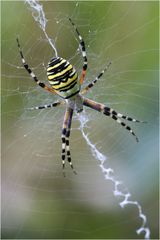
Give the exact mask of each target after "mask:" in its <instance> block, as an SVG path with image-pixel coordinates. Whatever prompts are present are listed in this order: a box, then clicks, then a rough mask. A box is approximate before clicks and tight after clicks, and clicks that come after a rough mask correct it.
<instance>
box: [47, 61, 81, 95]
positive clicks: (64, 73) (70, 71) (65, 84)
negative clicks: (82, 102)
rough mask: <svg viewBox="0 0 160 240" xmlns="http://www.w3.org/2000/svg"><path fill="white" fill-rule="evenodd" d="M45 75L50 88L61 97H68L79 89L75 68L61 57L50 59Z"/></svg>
mask: <svg viewBox="0 0 160 240" xmlns="http://www.w3.org/2000/svg"><path fill="white" fill-rule="evenodd" d="M47 76H48V81H49V83H50V85H51V86H52V88H53V89H54V90H55V91H56V93H57V94H58V95H60V96H61V97H62V98H70V97H72V96H74V95H76V94H77V93H79V91H80V83H79V81H78V74H77V72H76V70H75V69H74V67H73V66H72V65H71V64H70V63H69V62H68V61H67V60H65V59H63V58H60V57H55V58H52V59H51V61H50V62H49V63H48V67H47Z"/></svg>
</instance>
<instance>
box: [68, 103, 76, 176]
mask: <svg viewBox="0 0 160 240" xmlns="http://www.w3.org/2000/svg"><path fill="white" fill-rule="evenodd" d="M72 116H73V109H72V108H69V118H68V123H67V131H66V151H67V161H68V162H69V164H70V166H71V168H72V170H73V172H74V173H75V174H77V173H76V171H75V170H74V168H73V164H72V160H71V153H70V147H69V137H70V131H71V123H72Z"/></svg>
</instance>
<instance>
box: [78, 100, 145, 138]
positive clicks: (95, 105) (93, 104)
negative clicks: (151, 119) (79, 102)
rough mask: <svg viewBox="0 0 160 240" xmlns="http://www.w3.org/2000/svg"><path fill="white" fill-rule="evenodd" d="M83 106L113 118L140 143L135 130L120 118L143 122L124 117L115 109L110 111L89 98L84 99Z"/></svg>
mask: <svg viewBox="0 0 160 240" xmlns="http://www.w3.org/2000/svg"><path fill="white" fill-rule="evenodd" d="M83 105H85V106H87V107H90V108H92V109H94V110H96V111H98V112H102V113H103V114H105V115H106V116H109V117H111V118H112V119H113V120H115V121H116V122H117V123H119V124H121V126H123V127H125V129H127V130H128V131H129V132H130V133H131V134H132V135H133V136H134V137H135V138H136V141H137V142H139V140H138V137H137V136H136V134H135V133H134V132H133V130H132V129H131V127H130V126H128V125H127V124H126V123H124V122H123V121H121V120H120V119H119V118H124V119H126V120H128V121H132V122H141V121H138V120H136V119H133V118H130V117H128V116H124V115H122V114H120V113H116V112H115V111H114V110H113V109H110V108H108V107H106V106H105V105H104V104H101V103H97V102H95V101H92V100H90V99H88V98H84V99H83Z"/></svg>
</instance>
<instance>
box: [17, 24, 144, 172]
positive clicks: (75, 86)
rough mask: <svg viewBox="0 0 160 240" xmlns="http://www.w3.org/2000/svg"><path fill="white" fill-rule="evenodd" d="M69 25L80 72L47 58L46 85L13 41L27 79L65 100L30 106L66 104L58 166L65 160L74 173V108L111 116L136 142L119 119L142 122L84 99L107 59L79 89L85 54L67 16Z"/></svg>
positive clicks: (85, 66) (59, 58)
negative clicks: (80, 60) (79, 54)
mask: <svg viewBox="0 0 160 240" xmlns="http://www.w3.org/2000/svg"><path fill="white" fill-rule="evenodd" d="M69 20H70V22H71V24H72V26H73V27H74V29H75V32H76V33H77V35H78V38H79V43H80V48H81V52H82V57H83V67H82V73H81V76H80V77H78V74H77V71H76V70H75V68H74V67H73V66H72V65H71V64H70V62H69V61H67V60H65V59H63V58H61V57H54V58H52V59H51V60H50V62H49V63H48V66H47V76H48V81H49V83H50V86H47V85H46V84H44V83H43V82H41V81H40V80H38V78H37V77H36V75H35V74H34V73H33V71H32V70H31V69H30V67H29V65H28V64H27V63H26V61H25V59H24V56H23V53H22V50H21V48H20V43H19V40H18V38H17V44H18V48H19V52H20V56H21V60H22V63H23V66H24V68H25V69H26V70H27V72H28V73H29V74H30V76H31V78H32V79H33V80H34V81H35V82H36V83H37V84H38V85H39V86H40V87H42V88H43V89H45V90H47V91H49V92H51V93H54V94H58V95H59V96H60V97H61V98H63V99H65V101H64V100H63V101H57V102H55V103H52V104H48V105H44V106H38V107H33V108H30V109H31V110H34V109H43V108H52V107H57V106H59V105H61V104H64V103H66V111H65V115H64V121H63V127H62V135H61V139H62V155H61V158H62V166H63V172H64V168H65V160H66V159H67V161H68V162H69V164H70V166H71V168H72V169H73V172H74V173H76V171H75V170H74V168H73V164H72V161H71V153H70V147H69V137H70V130H71V123H72V116H73V112H74V110H75V111H76V112H78V113H79V112H81V111H83V106H87V107H90V108H92V109H94V110H96V111H98V112H101V113H103V114H105V115H106V116H108V117H111V118H112V119H113V120H115V121H116V122H117V123H119V124H120V125H121V126H123V127H124V128H125V129H127V130H128V131H129V132H130V134H132V135H133V136H134V137H135V139H136V141H137V142H138V138H137V136H136V135H135V133H134V132H133V130H132V129H131V127H129V126H128V125H127V124H126V123H124V122H123V121H122V120H121V119H124V120H128V121H132V122H142V121H138V120H136V119H134V118H131V117H128V116H125V115H123V114H121V113H118V112H116V111H115V110H114V109H112V108H110V107H107V106H105V105H103V104H101V103H97V102H95V101H92V100H90V99H88V98H85V97H84V96H83V95H84V94H85V93H87V92H88V91H89V89H91V88H92V87H93V86H94V85H95V83H96V82H97V81H98V80H99V79H100V78H101V77H102V75H103V74H104V72H105V71H106V70H107V68H108V67H109V66H110V64H111V62H109V63H108V65H107V66H106V68H105V69H104V70H103V71H101V72H100V74H99V75H98V76H97V77H96V78H95V79H94V80H92V81H91V82H90V83H89V84H88V85H87V86H86V87H84V88H83V89H82V90H81V85H82V84H83V82H84V78H85V75H86V70H87V66H88V62H87V56H86V50H85V43H84V40H83V38H82V36H81V35H80V33H79V31H78V29H77V28H76V26H75V24H74V23H73V22H72V20H71V19H69Z"/></svg>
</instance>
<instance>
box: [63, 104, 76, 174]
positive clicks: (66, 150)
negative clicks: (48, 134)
mask: <svg viewBox="0 0 160 240" xmlns="http://www.w3.org/2000/svg"><path fill="white" fill-rule="evenodd" d="M72 116H73V109H72V108H69V107H67V109H66V112H65V115H64V121H63V127H62V136H61V139H62V167H63V174H64V176H65V172H64V169H65V160H66V157H67V161H68V162H69V164H70V166H71V168H72V170H73V172H74V173H75V174H76V171H75V170H74V168H73V164H72V160H71V153H70V147H69V136H70V129H71V123H72Z"/></svg>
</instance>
